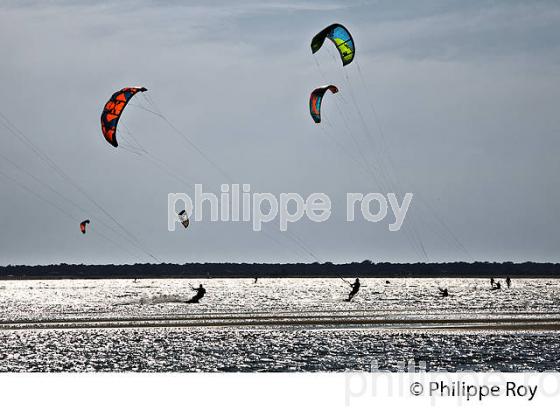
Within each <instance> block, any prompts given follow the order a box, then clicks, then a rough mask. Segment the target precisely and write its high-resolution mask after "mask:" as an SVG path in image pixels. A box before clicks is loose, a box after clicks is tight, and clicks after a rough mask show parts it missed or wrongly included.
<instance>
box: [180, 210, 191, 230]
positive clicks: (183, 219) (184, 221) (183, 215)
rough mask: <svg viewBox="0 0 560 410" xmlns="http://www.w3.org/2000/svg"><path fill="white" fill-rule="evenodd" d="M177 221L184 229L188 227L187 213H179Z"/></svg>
mask: <svg viewBox="0 0 560 410" xmlns="http://www.w3.org/2000/svg"><path fill="white" fill-rule="evenodd" d="M179 220H180V221H181V223H182V224H183V226H184V227H185V229H186V228H188V227H189V223H190V220H189V216H188V215H187V212H186V211H185V210H184V209H183V210H182V211H181V212H179Z"/></svg>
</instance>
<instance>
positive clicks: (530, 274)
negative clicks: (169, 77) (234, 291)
mask: <svg viewBox="0 0 560 410" xmlns="http://www.w3.org/2000/svg"><path fill="white" fill-rule="evenodd" d="M506 276H510V277H517V278H560V264H559V263H537V262H524V263H513V262H472V263H470V262H447V263H389V262H383V263H374V262H372V261H370V260H365V261H363V262H352V263H344V264H334V263H331V262H325V263H318V262H314V263H286V264H279V263H186V264H182V265H181V264H170V263H160V264H135V265H69V264H65V263H63V264H59V265H44V266H25V265H16V266H12V265H8V266H3V267H0V280H14V279H142V278H153V279H155V278H161V279H164V278H255V277H259V278H314V277H316V278H334V277H349V278H354V277H361V278H385V277H387V278H399V277H408V278H437V277H447V278H488V277H496V278H499V277H506Z"/></svg>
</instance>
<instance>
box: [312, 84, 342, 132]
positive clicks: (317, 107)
mask: <svg viewBox="0 0 560 410" xmlns="http://www.w3.org/2000/svg"><path fill="white" fill-rule="evenodd" d="M327 90H329V91H330V92H331V93H333V94H336V93H337V92H338V88H337V87H336V86H335V85H325V86H323V87H319V88H316V89H314V90H313V91H312V92H311V95H310V96H309V113H310V114H311V118H313V121H315V122H316V123H317V124H319V123H320V122H321V102H322V101H323V96H324V95H325V93H326V92H327Z"/></svg>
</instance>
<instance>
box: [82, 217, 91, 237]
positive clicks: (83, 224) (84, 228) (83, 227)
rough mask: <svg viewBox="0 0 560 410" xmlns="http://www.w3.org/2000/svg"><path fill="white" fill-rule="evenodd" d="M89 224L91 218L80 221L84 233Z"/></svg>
mask: <svg viewBox="0 0 560 410" xmlns="http://www.w3.org/2000/svg"><path fill="white" fill-rule="evenodd" d="M87 224H89V219H86V220H85V221H82V222H80V231H82V233H83V234H84V235H85V233H86V225H87Z"/></svg>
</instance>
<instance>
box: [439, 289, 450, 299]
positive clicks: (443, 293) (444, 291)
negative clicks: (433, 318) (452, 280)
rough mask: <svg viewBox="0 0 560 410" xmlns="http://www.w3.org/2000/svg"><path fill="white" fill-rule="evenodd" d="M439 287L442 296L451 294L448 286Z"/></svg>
mask: <svg viewBox="0 0 560 410" xmlns="http://www.w3.org/2000/svg"><path fill="white" fill-rule="evenodd" d="M438 289H439V293H440V294H441V297H442V298H446V297H448V296H449V291H448V290H447V288H445V289H444V288H438Z"/></svg>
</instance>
